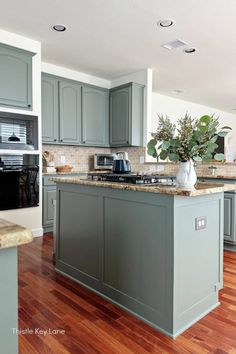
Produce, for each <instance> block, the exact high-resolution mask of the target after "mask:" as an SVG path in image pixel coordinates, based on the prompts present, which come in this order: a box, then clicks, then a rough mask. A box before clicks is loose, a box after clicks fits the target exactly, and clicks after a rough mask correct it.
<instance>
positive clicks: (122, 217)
mask: <svg viewBox="0 0 236 354" xmlns="http://www.w3.org/2000/svg"><path fill="white" fill-rule="evenodd" d="M172 201H173V197H171V196H163V195H160V194H159V195H157V194H156V195H153V194H150V193H145V192H141V193H140V192H130V191H117V190H113V191H112V192H111V193H110V194H109V195H108V194H107V195H106V196H104V201H103V210H104V257H103V266H104V278H103V284H104V286H105V292H106V294H107V295H108V296H109V297H110V298H112V299H114V300H115V301H117V302H118V303H121V304H122V305H123V306H125V307H127V308H129V309H131V310H132V311H134V312H135V313H137V314H139V315H140V316H142V317H143V318H145V319H147V320H148V321H150V322H152V323H153V324H155V325H156V326H157V327H159V328H161V329H162V330H165V331H166V332H168V333H171V332H172V320H173V319H172V316H173V312H172V310H173V308H172V303H173V298H172V293H173V291H172V279H173V276H172V274H173V273H172V262H173V256H172V255H173V254H172V250H173V245H172V241H173V229H172V223H171V220H172V214H173V212H172V210H173V209H172V205H173V203H172Z"/></svg>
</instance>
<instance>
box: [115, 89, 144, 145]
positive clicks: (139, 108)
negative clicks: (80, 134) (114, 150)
mask: <svg viewBox="0 0 236 354" xmlns="http://www.w3.org/2000/svg"><path fill="white" fill-rule="evenodd" d="M143 97H144V86H142V85H139V84H136V83H129V84H127V85H122V86H119V87H116V88H113V89H112V90H111V91H110V145H111V146H117V147H118V146H142V145H143V124H144V119H143V117H144V113H143V109H144V108H143V105H144V102H143Z"/></svg>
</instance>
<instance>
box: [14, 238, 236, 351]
mask: <svg viewBox="0 0 236 354" xmlns="http://www.w3.org/2000/svg"><path fill="white" fill-rule="evenodd" d="M52 241H53V240H52V236H51V234H47V235H45V236H44V237H38V238H36V239H34V241H33V242H32V243H30V244H27V245H23V246H21V247H19V287H18V289H19V329H24V328H32V329H34V328H37V327H39V328H42V329H45V330H46V329H48V328H52V329H56V328H61V329H64V330H65V334H61V333H59V334H47V335H45V336H44V335H36V334H32V335H27V334H24V335H23V334H21V335H19V353H20V354H39V353H40V354H42V353H43V354H54V353H55V354H132V353H134V354H145V353H162V354H175V353H176V354H210V353H215V354H226V353H230V354H236V253H232V252H228V251H226V252H224V288H223V289H222V290H221V292H220V301H221V305H220V306H219V307H218V308H216V309H215V310H214V311H212V312H211V313H210V314H208V315H207V316H205V317H204V318H202V319H201V320H200V321H199V322H198V323H197V324H195V325H193V326H192V327H191V328H189V329H188V330H187V331H185V332H184V333H183V334H182V335H180V336H179V337H178V338H177V339H176V340H172V339H171V338H169V337H167V336H165V335H164V334H163V333H160V332H158V331H156V330H155V329H154V328H151V327H150V326H148V325H147V324H145V323H144V322H142V321H141V320H139V319H138V318H136V317H134V316H132V315H130V314H129V313H127V312H126V311H125V310H123V309H121V308H119V307H118V306H116V305H114V304H112V303H111V302H108V301H107V300H106V299H104V298H102V297H100V296H99V295H97V294H95V293H93V292H92V291H90V290H89V289H87V288H85V287H83V286H82V285H80V284H78V283H76V282H74V281H73V280H71V279H69V278H66V277H64V276H63V275H61V274H59V273H56V272H55V270H54V265H53V261H52V243H53V242H52Z"/></svg>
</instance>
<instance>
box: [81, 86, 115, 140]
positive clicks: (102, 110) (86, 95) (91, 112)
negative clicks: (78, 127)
mask: <svg viewBox="0 0 236 354" xmlns="http://www.w3.org/2000/svg"><path fill="white" fill-rule="evenodd" d="M108 100H109V94H108V92H106V91H104V90H99V89H95V88H91V87H86V86H85V87H83V88H82V143H83V144H86V145H90V146H106V145H108V125H109V117H108Z"/></svg>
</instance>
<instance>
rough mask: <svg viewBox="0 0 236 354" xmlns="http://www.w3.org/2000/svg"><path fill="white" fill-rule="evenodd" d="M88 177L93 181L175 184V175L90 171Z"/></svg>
mask: <svg viewBox="0 0 236 354" xmlns="http://www.w3.org/2000/svg"><path fill="white" fill-rule="evenodd" d="M88 178H89V179H92V180H93V181H105V182H117V183H129V184H140V185H147V184H148V185H150V184H166V185H174V184H175V177H173V176H157V175H148V174H138V173H136V174H134V173H133V174H132V173H131V174H117V173H101V172H90V173H89V174H88Z"/></svg>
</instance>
